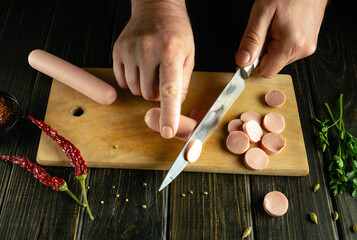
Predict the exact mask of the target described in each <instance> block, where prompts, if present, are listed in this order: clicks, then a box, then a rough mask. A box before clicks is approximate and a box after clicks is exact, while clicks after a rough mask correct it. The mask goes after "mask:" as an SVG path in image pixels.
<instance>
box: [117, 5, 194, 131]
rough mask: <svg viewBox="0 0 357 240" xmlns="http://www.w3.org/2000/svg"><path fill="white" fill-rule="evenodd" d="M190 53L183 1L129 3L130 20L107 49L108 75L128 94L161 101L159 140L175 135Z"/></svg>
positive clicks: (189, 71)
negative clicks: (110, 58) (110, 51)
mask: <svg viewBox="0 0 357 240" xmlns="http://www.w3.org/2000/svg"><path fill="white" fill-rule="evenodd" d="M194 51H195V49H194V41H193V34H192V28H191V25H190V21H189V18H188V15H187V10H186V6H185V1H184V0H170V1H146V0H142V1H134V0H133V1H132V17H131V19H130V21H129V22H128V24H127V25H126V27H125V28H124V30H123V32H122V33H121V34H120V36H119V38H118V39H117V41H116V42H115V44H114V48H113V69H114V75H115V78H116V79H117V81H118V84H119V86H120V87H122V88H129V89H130V91H131V92H132V93H133V94H134V95H137V96H143V98H144V99H146V100H151V101H161V115H160V132H161V135H162V137H164V138H172V137H173V136H175V134H176V132H177V128H178V125H179V119H180V112H181V103H182V102H183V101H184V99H185V97H186V94H187V89H188V85H189V82H190V78H191V74H192V70H193V66H194Z"/></svg>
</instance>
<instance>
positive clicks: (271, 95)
mask: <svg viewBox="0 0 357 240" xmlns="http://www.w3.org/2000/svg"><path fill="white" fill-rule="evenodd" d="M285 101H286V96H285V94H284V93H283V92H282V91H279V90H272V91H270V92H268V93H267V94H265V102H266V103H267V104H268V105H269V106H270V107H281V106H283V104H284V103H285Z"/></svg>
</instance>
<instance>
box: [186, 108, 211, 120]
mask: <svg viewBox="0 0 357 240" xmlns="http://www.w3.org/2000/svg"><path fill="white" fill-rule="evenodd" d="M206 114H207V111H206V110H197V109H193V110H192V111H191V112H190V115H189V117H190V118H192V119H195V120H196V121H197V122H199V123H200V122H201V121H202V119H203V118H204V117H205V116H206Z"/></svg>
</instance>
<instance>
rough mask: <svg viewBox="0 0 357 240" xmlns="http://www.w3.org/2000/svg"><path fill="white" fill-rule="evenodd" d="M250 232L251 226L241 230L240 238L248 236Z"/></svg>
mask: <svg viewBox="0 0 357 240" xmlns="http://www.w3.org/2000/svg"><path fill="white" fill-rule="evenodd" d="M251 232H252V227H247V228H246V229H245V230H244V232H243V235H242V239H243V238H246V237H248V236H249V235H250V233H251Z"/></svg>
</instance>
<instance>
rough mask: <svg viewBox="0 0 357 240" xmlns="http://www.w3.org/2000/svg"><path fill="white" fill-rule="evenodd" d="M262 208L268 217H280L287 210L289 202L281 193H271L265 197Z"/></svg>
mask: <svg viewBox="0 0 357 240" xmlns="http://www.w3.org/2000/svg"><path fill="white" fill-rule="evenodd" d="M263 207H264V210H265V211H266V212H267V213H268V214H269V215H270V216H273V217H280V216H283V215H284V214H285V213H286V211H287V210H288V208H289V201H288V199H287V198H286V196H285V195H284V194H283V193H281V192H279V191H271V192H269V193H267V194H266V195H265V197H264V201H263Z"/></svg>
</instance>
